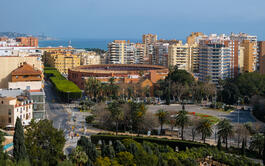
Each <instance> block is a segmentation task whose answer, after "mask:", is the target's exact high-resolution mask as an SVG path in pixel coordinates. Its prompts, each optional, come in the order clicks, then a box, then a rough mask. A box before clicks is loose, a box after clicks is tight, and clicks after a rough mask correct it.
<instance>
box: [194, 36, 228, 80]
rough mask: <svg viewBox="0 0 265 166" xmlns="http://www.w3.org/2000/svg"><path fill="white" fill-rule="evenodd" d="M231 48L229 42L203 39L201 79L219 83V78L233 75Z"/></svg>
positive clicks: (200, 54) (200, 53)
mask: <svg viewBox="0 0 265 166" xmlns="http://www.w3.org/2000/svg"><path fill="white" fill-rule="evenodd" d="M231 68H232V67H231V48H230V47H229V46H228V45H227V42H225V41H222V40H219V41H213V40H201V41H200V50H199V80H200V81H203V82H207V81H210V82H212V83H214V84H216V85H218V81H219V79H222V80H225V79H226V78H230V77H231V72H232V71H231Z"/></svg>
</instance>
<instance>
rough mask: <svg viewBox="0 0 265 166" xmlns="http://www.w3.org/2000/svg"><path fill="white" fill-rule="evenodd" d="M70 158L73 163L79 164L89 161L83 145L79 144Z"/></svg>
mask: <svg viewBox="0 0 265 166" xmlns="http://www.w3.org/2000/svg"><path fill="white" fill-rule="evenodd" d="M70 159H71V160H72V161H73V163H76V164H77V165H80V166H81V165H84V164H85V163H87V161H88V157H87V155H86V153H85V152H84V151H83V149H82V147H80V146H77V147H76V148H75V149H74V150H73V152H72V153H71V154H70Z"/></svg>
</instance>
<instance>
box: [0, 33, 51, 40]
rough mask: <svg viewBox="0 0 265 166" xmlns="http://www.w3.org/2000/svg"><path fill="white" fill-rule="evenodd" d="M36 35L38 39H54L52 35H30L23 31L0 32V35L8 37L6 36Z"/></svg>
mask: <svg viewBox="0 0 265 166" xmlns="http://www.w3.org/2000/svg"><path fill="white" fill-rule="evenodd" d="M30 36H33V37H37V38H38V39H39V40H55V39H54V38H52V37H48V36H45V35H30V34H25V33H17V32H0V37H8V38H16V37H30Z"/></svg>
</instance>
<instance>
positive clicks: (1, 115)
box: [0, 96, 33, 127]
mask: <svg viewBox="0 0 265 166" xmlns="http://www.w3.org/2000/svg"><path fill="white" fill-rule="evenodd" d="M32 110H33V101H31V100H28V99H27V98H24V97H18V98H15V97H2V96H1V97H0V126H1V127H15V124H16V119H17V117H19V118H20V119H21V122H22V125H24V126H25V125H28V124H29V123H30V121H31V119H32Z"/></svg>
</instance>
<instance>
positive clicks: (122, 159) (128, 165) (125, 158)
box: [116, 152, 135, 166]
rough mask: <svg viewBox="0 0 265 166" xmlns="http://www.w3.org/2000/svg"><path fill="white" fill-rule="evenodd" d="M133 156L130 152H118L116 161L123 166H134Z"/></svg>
mask: <svg viewBox="0 0 265 166" xmlns="http://www.w3.org/2000/svg"><path fill="white" fill-rule="evenodd" d="M133 158H134V157H133V155H132V154H131V153H130V152H120V153H118V154H117V157H116V159H117V161H118V162H119V163H120V164H121V165H123V166H135V164H134V160H133Z"/></svg>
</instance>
